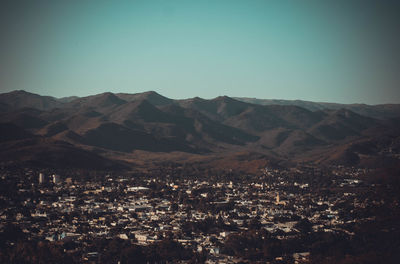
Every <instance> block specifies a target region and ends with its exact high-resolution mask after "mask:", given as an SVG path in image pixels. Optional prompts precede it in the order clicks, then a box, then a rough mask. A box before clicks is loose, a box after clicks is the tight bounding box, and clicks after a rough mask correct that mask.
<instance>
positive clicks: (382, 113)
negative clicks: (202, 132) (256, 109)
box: [233, 97, 400, 119]
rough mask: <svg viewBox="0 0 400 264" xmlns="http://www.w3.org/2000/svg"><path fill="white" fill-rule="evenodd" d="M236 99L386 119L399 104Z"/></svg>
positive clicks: (399, 108) (396, 113) (396, 112)
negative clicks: (351, 112)
mask: <svg viewBox="0 0 400 264" xmlns="http://www.w3.org/2000/svg"><path fill="white" fill-rule="evenodd" d="M233 98H234V99H236V100H239V101H242V102H246V103H251V104H259V105H295V106H299V107H302V108H305V109H308V110H310V111H317V110H326V109H331V110H338V109H341V108H343V109H348V110H351V111H353V112H355V113H357V114H360V115H365V116H369V117H373V118H378V119H388V118H394V117H398V116H399V115H400V104H378V105H367V104H338V103H327V102H312V101H303V100H281V99H257V98H249V97H233Z"/></svg>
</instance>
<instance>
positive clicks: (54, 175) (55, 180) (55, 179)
mask: <svg viewBox="0 0 400 264" xmlns="http://www.w3.org/2000/svg"><path fill="white" fill-rule="evenodd" d="M53 183H54V184H59V183H60V175H57V174H53Z"/></svg>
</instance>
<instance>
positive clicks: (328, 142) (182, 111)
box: [0, 91, 400, 168]
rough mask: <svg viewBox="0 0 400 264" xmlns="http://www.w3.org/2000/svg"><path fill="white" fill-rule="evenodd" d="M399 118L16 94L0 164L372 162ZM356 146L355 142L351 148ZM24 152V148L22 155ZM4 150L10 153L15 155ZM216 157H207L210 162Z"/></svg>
mask: <svg viewBox="0 0 400 264" xmlns="http://www.w3.org/2000/svg"><path fill="white" fill-rule="evenodd" d="M398 117H400V105H377V106H370V105H341V104H332V103H314V102H307V101H285V100H262V99H249V98H231V97H228V96H220V97H217V98H214V99H210V100H206V99H202V98H198V97H195V98H191V99H184V100H173V99H170V98H167V97H164V96H162V95H160V94H158V93H156V92H154V91H150V92H145V93H136V94H127V93H116V94H114V93H110V92H106V93H102V94H97V95H92V96H86V97H67V98H61V99H57V98H54V97H49V96H40V95H36V94H31V93H28V92H25V91H13V92H10V93H4V94H0V129H2V133H3V134H4V136H3V137H2V141H1V142H0V157H2V160H0V163H1V162H3V163H4V162H5V163H9V162H11V163H12V162H18V161H22V160H24V161H26V160H29V159H33V157H35V159H33V160H34V161H35V162H36V163H37V164H47V163H46V162H40V161H38V159H37V158H38V157H48V155H47V154H46V148H49V149H52V150H53V151H56V152H59V153H65V154H68V153H75V154H76V157H87V159H88V160H89V161H91V162H94V163H95V162H96V161H100V160H103V162H105V164H108V165H107V166H109V167H110V166H111V167H112V166H115V167H118V168H123V167H126V166H130V165H129V164H131V165H132V164H135V162H132V160H135V159H143V160H142V161H141V162H142V163H143V162H146V160H148V159H147V158H144V156H143V157H141V156H138V155H137V153H139V152H140V151H144V152H145V153H147V154H146V155H145V156H146V157H162V159H173V157H175V156H176V155H178V153H180V154H179V156H180V157H181V158H183V157H186V158H183V159H197V160H204V159H208V158H209V159H212V157H214V156H221V155H222V156H231V157H238V156H240V157H241V158H240V159H241V161H240V162H246V161H243V160H244V159H243V157H244V155H245V154H243V153H249V156H248V159H249V161H250V160H251V159H254V158H257V159H260V161H252V163H251V164H263V162H261V160H262V159H263V158H262V157H265V159H271V160H275V161H277V160H286V161H290V162H303V161H307V162H329V163H346V162H347V163H349V164H355V163H362V162H363V160H364V159H365V158H366V157H367V158H368V160H374V159H375V158H377V157H378V156H379V155H381V153H383V152H382V151H383V150H384V149H385V148H390V149H391V151H392V150H393V149H395V151H397V148H393V147H391V146H393V145H395V146H397V145H396V144H397V143H396V142H399V141H400V140H399V138H400V133H399V132H398V131H399V128H398V127H397V126H396V125H395V124H396V122H394V121H393V118H398ZM13 131H14V132H13ZM382 131H384V133H382ZM13 133H16V136H13V135H12V134H13ZM30 138H32V140H31V139H30ZM33 139H34V140H33ZM378 139H379V140H378ZM26 140H30V141H29V142H30V145H29V146H30V147H29V148H26V147H23V143H22V142H27V141H26ZM60 142H61V143H60ZM62 142H64V143H62ZM354 142H357V144H358V145H357V146H358V147H354ZM360 144H361V145H362V144H366V146H367V145H368V146H369V148H370V146H371V144H372V145H374V146H375V147H373V148H370V149H375V151H374V152H368V153H367V154H365V153H361V152H360V149H365V148H363V147H360V146H361V145H360ZM51 146H53V147H51ZM2 147H3V148H2ZM21 148H23V149H25V150H26V151H22V150H21V151H19V149H21ZM5 149H7V150H8V151H10V149H13V153H14V154H13V155H11V156H10V157H13V159H12V160H10V159H9V158H8V156H7V154H6V153H5ZM80 151H82V153H81V154H78V153H79V152H80ZM144 152H140V153H144ZM32 153H35V155H32ZM173 153H175V154H173ZM235 153H241V154H240V155H237V154H235ZM250 153H252V154H250ZM254 153H258V154H254ZM385 153H386V152H385ZM18 155H20V158H18ZM380 158H381V157H380ZM61 160H62V159H61V158H59V159H56V160H55V162H58V163H59V162H60V161H61ZM217 160H218V159H217ZM233 160H234V158H233ZM138 161H140V160H138ZM68 162H69V163H68V164H69V166H72V167H73V166H78V167H81V166H83V164H84V163H82V160H79V161H78V160H76V162H75V159H74V158H73V157H69V159H68ZM216 162H217V161H216V160H215V159H214V160H213V163H212V164H215V163H216ZM237 162H239V161H237ZM127 164H128V165H127ZM221 164H225V163H221ZM90 166H95V164H91V165H90ZM260 166H261V165H260Z"/></svg>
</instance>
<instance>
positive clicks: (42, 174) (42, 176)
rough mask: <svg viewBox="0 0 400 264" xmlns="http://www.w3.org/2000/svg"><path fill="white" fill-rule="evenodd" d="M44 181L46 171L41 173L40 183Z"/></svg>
mask: <svg viewBox="0 0 400 264" xmlns="http://www.w3.org/2000/svg"><path fill="white" fill-rule="evenodd" d="M43 182H44V173H43V172H41V173H39V184H42V183H43Z"/></svg>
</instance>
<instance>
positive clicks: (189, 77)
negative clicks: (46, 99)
mask: <svg viewBox="0 0 400 264" xmlns="http://www.w3.org/2000/svg"><path fill="white" fill-rule="evenodd" d="M399 2H400V1H384V0H377V1H368V0H365V1H351V0H346V1H345V0H343V1H317V0H316V1H297V0H293V1H285V0H279V1H272V0H271V1H267V0H265V1H252V0H242V1H235V0H226V1H224V0H214V1H200V0H199V1H190V0H185V1H173V0H170V1H168V0H164V1H162V0H159V1H152V0H145V1H134V0H132V1H111V0H110V1H89V0H79V1H55V0H53V1H18V0H12V1H1V3H0V22H1V25H0V34H1V35H0V36H1V41H0V92H7V91H11V90H16V89H23V90H26V91H29V92H33V93H38V94H42V95H51V96H55V97H64V96H70V95H77V96H86V95H91V94H96V93H101V92H106V91H111V92H128V93H137V92H143V91H149V90H154V91H157V92H158V93H160V94H162V95H164V96H167V97H170V98H174V99H179V98H189V97H194V96H199V97H203V98H213V97H216V96H219V95H228V96H242V97H257V98H270V99H302V100H312V101H328V102H338V103H368V104H379V103H400V88H399V84H400V52H399V47H400V36H399V35H400V30H399V29H400V15H399V14H400V4H399Z"/></svg>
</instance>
